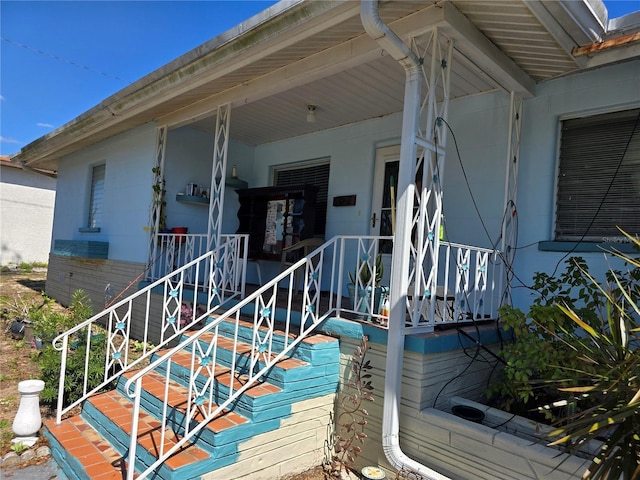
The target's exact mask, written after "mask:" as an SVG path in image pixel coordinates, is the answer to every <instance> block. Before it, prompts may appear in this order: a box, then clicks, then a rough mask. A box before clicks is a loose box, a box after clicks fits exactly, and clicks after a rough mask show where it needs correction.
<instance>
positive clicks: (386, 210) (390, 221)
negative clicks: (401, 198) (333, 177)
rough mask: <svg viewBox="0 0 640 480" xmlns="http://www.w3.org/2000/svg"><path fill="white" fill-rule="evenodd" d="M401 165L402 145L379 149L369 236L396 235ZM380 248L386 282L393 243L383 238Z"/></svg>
mask: <svg viewBox="0 0 640 480" xmlns="http://www.w3.org/2000/svg"><path fill="white" fill-rule="evenodd" d="M399 165H400V145H392V146H390V147H381V148H378V149H377V150H376V161H375V170H374V177H373V197H372V199H371V219H370V222H369V228H370V235H381V236H393V234H394V228H395V221H396V219H395V214H396V195H397V188H398V168H399ZM378 248H379V251H380V252H381V253H382V260H383V264H384V277H383V283H386V284H388V279H389V275H390V273H391V250H392V242H391V241H390V240H382V241H381V242H380V245H379V247H378Z"/></svg>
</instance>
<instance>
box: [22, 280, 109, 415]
mask: <svg viewBox="0 0 640 480" xmlns="http://www.w3.org/2000/svg"><path fill="white" fill-rule="evenodd" d="M49 300H50V299H48V297H47V299H46V300H45V304H44V305H46V308H41V309H39V310H38V312H37V314H34V315H33V316H32V321H33V323H34V333H35V334H36V335H39V336H41V338H43V339H47V340H52V339H53V338H55V336H57V335H58V334H59V333H61V332H64V331H66V330H68V329H70V328H72V327H74V326H75V325H78V324H79V323H81V322H82V321H84V320H86V319H88V318H90V317H92V316H93V308H92V306H91V300H90V299H89V297H88V296H87V294H86V293H85V292H84V291H82V290H76V291H75V292H74V293H73V295H72V297H71V305H70V306H69V308H68V312H61V311H54V310H53V309H52V308H50V305H48V304H47V302H48V301H49ZM87 333H88V332H87V329H86V328H84V329H80V330H79V331H78V332H76V334H75V335H74V336H73V338H70V341H69V347H70V348H69V351H68V354H67V366H66V371H65V380H64V397H65V399H66V400H67V402H68V403H69V402H73V401H75V400H76V399H78V398H80V397H81V396H82V394H83V386H84V380H85V360H86V357H87ZM94 333H95V332H94ZM106 349H107V344H106V336H105V335H103V334H97V335H96V334H92V335H91V343H90V348H89V352H88V358H89V361H88V371H87V375H86V377H87V378H86V379H87V389H88V390H91V389H93V388H94V387H96V386H97V385H99V384H100V383H101V382H102V381H103V380H104V362H105V354H106ZM34 361H36V362H37V363H38V366H39V368H40V378H41V379H42V380H44V382H45V388H44V390H43V391H42V393H41V395H40V397H41V398H42V400H43V401H44V402H48V403H54V402H55V401H56V399H57V397H58V384H59V380H60V363H61V353H60V352H59V351H57V350H56V349H55V348H54V347H53V345H51V343H50V342H49V343H48V344H45V345H44V347H43V349H42V351H40V352H39V353H38V354H36V355H35V356H34Z"/></svg>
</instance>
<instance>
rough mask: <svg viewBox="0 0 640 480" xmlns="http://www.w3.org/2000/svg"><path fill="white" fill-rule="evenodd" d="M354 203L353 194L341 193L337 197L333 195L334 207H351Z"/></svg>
mask: <svg viewBox="0 0 640 480" xmlns="http://www.w3.org/2000/svg"><path fill="white" fill-rule="evenodd" d="M355 204H356V196H355V195H341V196H339V197H333V206H334V207H353V206H354V205H355Z"/></svg>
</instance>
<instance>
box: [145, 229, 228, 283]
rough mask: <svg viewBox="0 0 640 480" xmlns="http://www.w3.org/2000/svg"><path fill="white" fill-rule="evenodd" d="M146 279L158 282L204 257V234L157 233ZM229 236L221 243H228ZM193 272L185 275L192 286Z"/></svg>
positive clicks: (205, 244)
mask: <svg viewBox="0 0 640 480" xmlns="http://www.w3.org/2000/svg"><path fill="white" fill-rule="evenodd" d="M156 237H157V241H156V242H155V244H154V246H153V249H152V252H151V258H150V259H149V263H150V265H149V272H148V276H147V278H148V279H149V280H151V281H155V280H158V279H160V278H162V277H164V276H165V275H168V274H169V273H171V272H173V271H174V270H176V269H177V268H178V267H181V266H182V265H186V264H187V263H190V262H191V261H192V260H194V259H196V258H198V257H200V256H201V255H204V253H205V252H206V251H207V234H206V233H196V234H193V233H159V234H158V235H156ZM228 239H229V236H228V235H227V236H225V235H223V236H222V239H221V243H224V242H226V241H228ZM193 275H194V272H193V271H190V272H187V274H186V281H187V283H189V284H192V283H193V281H194V280H195V278H193Z"/></svg>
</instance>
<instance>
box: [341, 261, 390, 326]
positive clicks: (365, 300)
mask: <svg viewBox="0 0 640 480" xmlns="http://www.w3.org/2000/svg"><path fill="white" fill-rule="evenodd" d="M383 274H384V265H383V264H382V255H381V254H380V253H378V255H377V256H376V261H375V265H374V268H373V271H372V270H371V267H370V266H369V263H368V262H366V261H364V260H360V261H359V262H358V266H357V267H356V269H355V271H353V272H349V273H348V276H349V282H350V283H349V284H347V290H348V291H349V299H350V301H351V308H352V309H353V310H355V311H358V312H361V313H366V314H367V316H366V318H367V320H371V315H372V314H377V313H378V311H379V308H380V299H381V298H382V293H383V292H384V290H386V288H385V287H381V286H380V283H381V282H382V276H383ZM372 295H373V305H372V303H371V301H372V298H371V296H372Z"/></svg>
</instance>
